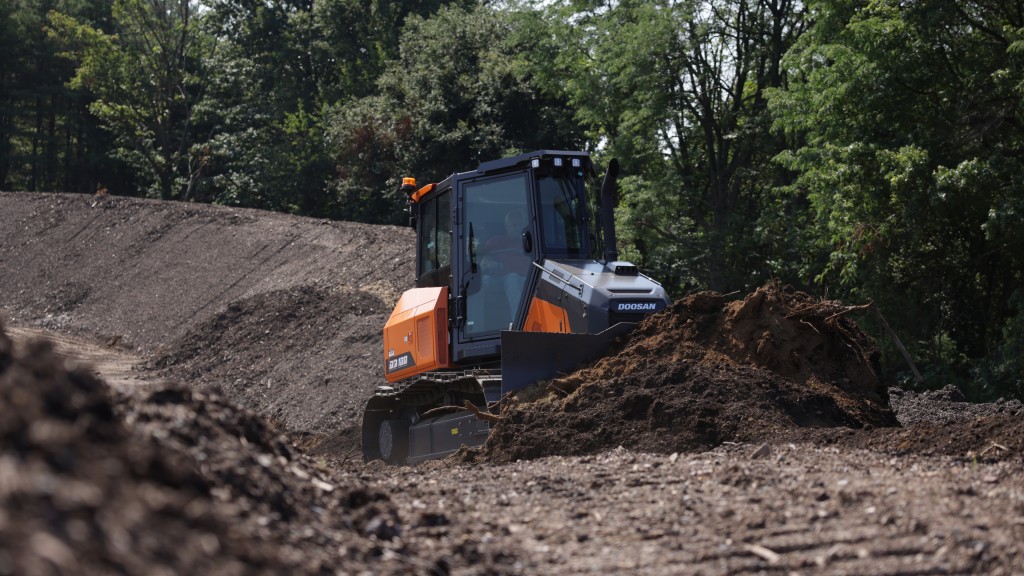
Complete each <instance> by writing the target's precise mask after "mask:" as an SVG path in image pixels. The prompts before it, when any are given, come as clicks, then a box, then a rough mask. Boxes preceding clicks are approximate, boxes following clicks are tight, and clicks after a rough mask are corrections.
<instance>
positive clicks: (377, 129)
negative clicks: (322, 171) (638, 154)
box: [331, 7, 583, 222]
mask: <svg viewBox="0 0 1024 576" xmlns="http://www.w3.org/2000/svg"><path fill="white" fill-rule="evenodd" d="M533 24H535V22H534V21H533V20H532V19H531V15H529V14H523V13H512V12H502V11H496V10H492V9H489V8H486V7H480V8H477V9H475V10H465V9H462V8H456V7H447V8H445V9H442V10H441V11H440V12H439V13H438V14H437V15H436V16H435V17H433V18H430V19H428V20H425V19H422V18H414V19H412V20H410V21H409V22H408V23H407V24H406V27H405V32H404V34H403V36H402V52H401V55H400V58H399V59H398V60H396V61H394V62H393V63H392V65H391V66H389V67H388V69H387V70H386V71H385V72H384V73H383V75H382V76H381V78H380V80H379V82H378V87H379V94H377V95H374V96H369V97H366V98H363V99H361V100H358V101H355V102H353V103H351V104H350V105H347V106H343V107H341V108H340V109H339V110H338V112H337V114H336V116H335V118H334V121H333V125H332V132H331V136H332V139H333V141H334V143H335V146H336V151H337V153H338V157H337V165H338V167H339V173H338V178H337V180H336V182H335V183H334V189H335V190H337V193H338V197H339V198H340V199H341V201H342V202H343V208H342V210H343V213H344V214H346V215H349V216H352V217H357V218H360V219H368V220H377V219H379V220H380V221H391V222H400V221H401V220H402V219H403V212H402V211H401V208H402V207H403V205H404V197H399V194H398V192H397V191H398V184H399V183H400V180H401V177H402V176H406V175H417V176H419V177H421V178H422V179H428V178H429V179H433V180H434V181H436V180H439V179H441V178H444V177H445V176H447V175H448V174H450V173H452V172H454V171H464V170H467V169H469V168H472V167H473V166H474V165H475V163H477V162H481V161H485V160H489V159H494V158H499V157H501V156H503V155H507V154H512V153H517V152H521V151H525V150H530V149H539V148H554V149H559V148H570V149H576V148H579V147H580V146H581V145H582V143H583V138H582V131H581V130H580V129H579V128H578V127H577V126H576V124H575V123H573V122H572V121H571V117H570V116H569V115H568V114H567V113H566V102H565V100H564V99H561V98H559V97H557V96H555V97H551V96H546V95H545V94H544V93H543V92H542V90H541V86H540V85H539V84H538V83H537V82H536V81H535V80H534V75H533V73H532V71H533V70H534V69H535V68H536V65H535V64H534V63H532V62H530V60H529V58H530V56H531V54H530V53H529V52H528V48H529V47H530V44H529V40H530V34H529V33H528V31H529V30H530V27H531V25H533ZM374 214H378V216H374ZM380 215H383V217H381V216H380Z"/></svg>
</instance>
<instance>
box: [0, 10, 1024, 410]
mask: <svg viewBox="0 0 1024 576" xmlns="http://www.w3.org/2000/svg"><path fill="white" fill-rule="evenodd" d="M1019 4H1020V3H1019V1H1017V0H921V1H918V2H903V1H899V0H804V1H798V0H554V1H552V0H533V1H531V0H518V1H517V0H509V1H505V2H486V1H478V0H456V1H450V2H446V1H443V0H400V1H397V2H384V1H383V0H116V1H115V2H113V3H109V2H99V1H96V0H0V49H2V51H3V54H4V55H5V57H4V58H3V59H2V60H0V185H2V186H3V188H5V189H23V190H69V191H80V192H93V191H95V190H96V189H98V188H100V187H105V188H109V189H110V191H111V192H113V193H118V194H141V195H150V196H155V197H162V198H173V199H181V200H190V201H204V202H217V203H224V204H232V205H240V206H253V207H260V208H267V209H272V210H281V211H288V212H293V213H299V214H307V215H315V216H321V217H330V218H344V219H354V220H361V221H366V222H390V223H401V222H402V221H403V220H404V215H403V211H402V206H403V199H402V198H401V197H400V195H399V194H398V193H397V184H398V181H399V178H400V177H402V176H410V175H411V176H417V177H418V178H420V179H421V181H422V180H437V179H440V178H443V177H445V176H446V175H448V174H449V173H451V172H453V171H456V170H465V169H468V168H472V167H473V165H474V164H475V163H476V162H477V161H480V160H485V159H490V158H495V157H498V156H501V155H504V154H507V153H513V152H518V151H522V150H526V149H533V148H583V149H587V150H590V151H591V152H592V153H593V154H594V155H595V157H596V158H597V159H598V160H599V162H604V161H606V160H607V159H609V158H611V157H617V158H618V159H619V160H620V162H621V163H622V166H623V172H624V175H625V176H624V178H623V179H622V182H621V190H620V199H619V203H618V216H617V220H618V224H619V236H620V240H621V242H622V244H623V246H622V249H623V250H622V251H623V253H624V255H625V256H627V257H628V258H630V259H633V260H636V261H637V262H638V263H639V264H641V265H642V266H643V268H644V269H645V270H646V271H648V272H649V273H651V274H652V275H654V276H655V277H657V278H659V279H661V280H662V281H663V282H664V283H665V284H666V285H667V286H668V288H669V289H670V290H671V291H672V292H674V293H676V294H681V293H683V292H684V291H687V290H691V289H703V288H713V289H716V290H720V291H723V292H728V291H736V290H739V291H742V290H747V289H749V288H751V287H753V286H755V285H757V284H759V283H761V282H763V281H765V280H766V279H768V278H772V277H776V278H780V279H782V280H784V281H786V282H790V283H793V284H796V285H798V286H800V287H802V288H805V289H809V290H813V291H816V292H817V293H819V294H821V295H828V296H830V297H840V298H843V299H847V300H849V301H851V302H854V303H862V302H866V301H867V300H869V299H870V300H873V301H874V302H875V303H877V305H878V308H879V310H881V311H882V313H883V314H884V315H885V317H886V318H887V319H888V320H889V322H890V324H891V325H892V326H893V327H894V328H895V332H896V333H897V334H899V335H900V336H901V338H902V340H903V342H904V343H905V344H906V345H907V346H908V347H909V348H910V350H911V352H912V354H913V356H914V357H915V358H916V359H917V360H918V362H920V363H921V365H922V367H923V368H924V369H925V373H926V377H927V378H926V381H927V384H928V385H931V386H939V385H942V384H944V383H946V382H951V381H952V382H958V383H961V384H966V385H967V388H969V389H970V391H971V392H972V393H974V394H975V395H977V396H994V395H998V394H1015V395H1018V396H1024V385H1022V373H1024V288H1022V286H1024V225H1022V224H1024V222H1022V220H1024V219H1022V217H1021V214H1022V212H1024V189H1022V181H1021V180H1022V176H1021V175H1022V174H1024V153H1022V150H1024V110H1022V106H1024V12H1022V11H1021V8H1020V5H1019ZM864 322H865V323H866V324H868V325H869V326H871V325H872V324H873V323H874V322H875V319H874V317H866V318H864ZM874 328H875V329H876V330H877V332H876V335H877V336H878V337H879V338H880V340H881V341H882V342H883V343H884V344H885V345H886V347H887V352H886V368H887V370H889V372H890V373H891V374H893V375H895V376H897V377H899V376H900V375H901V373H902V372H903V371H904V370H905V369H904V368H903V363H902V359H901V358H899V357H898V356H897V355H895V354H893V353H892V352H891V351H889V350H888V348H890V347H891V346H892V345H893V343H892V342H891V341H890V340H889V337H888V336H887V335H886V333H885V332H883V331H882V329H881V327H878V326H876V327H874Z"/></svg>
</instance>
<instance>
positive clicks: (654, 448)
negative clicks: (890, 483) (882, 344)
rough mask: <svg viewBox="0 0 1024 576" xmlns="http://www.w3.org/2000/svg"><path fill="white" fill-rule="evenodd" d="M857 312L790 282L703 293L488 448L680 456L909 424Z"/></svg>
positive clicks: (563, 381) (535, 407)
mask: <svg viewBox="0 0 1024 576" xmlns="http://www.w3.org/2000/svg"><path fill="white" fill-rule="evenodd" d="M847 311H849V309H848V308H846V307H844V306H842V305H841V304H839V303H836V302H822V301H816V300H814V299H813V298H811V297H810V296H808V295H806V294H803V293H801V292H798V291H795V290H793V289H791V288H788V287H782V286H780V285H778V284H769V285H766V286H764V287H762V288H759V289H758V290H757V291H755V292H754V293H753V294H751V295H750V296H748V297H747V298H745V299H744V300H742V301H735V302H726V300H725V298H724V297H723V296H722V295H720V294H716V293H710V292H704V293H699V294H694V295H691V296H689V297H687V298H685V299H683V300H682V301H680V302H677V303H675V304H674V305H673V306H672V307H671V308H670V309H668V310H666V311H664V312H663V313H660V314H658V315H655V316H652V317H650V318H648V319H647V320H645V321H644V322H643V323H642V324H641V325H640V326H639V327H638V328H637V330H636V331H635V332H633V333H632V334H630V335H629V336H628V337H627V339H626V341H625V342H624V344H623V345H622V347H621V349H620V350H618V351H617V352H613V353H612V354H611V355H610V356H608V357H606V358H604V359H602V360H600V361H598V362H596V363H595V364H594V365H593V366H591V367H588V368H585V369H583V370H580V371H579V372H576V373H574V374H571V375H569V376H566V377H564V378H560V379H556V380H553V381H551V382H549V383H546V384H544V386H545V394H544V395H543V396H542V397H541V398H540V399H539V400H536V401H530V402H525V403H521V404H519V405H516V406H513V407H511V408H510V409H507V410H506V411H504V413H503V415H502V416H503V418H502V420H501V422H500V423H498V424H497V425H496V426H495V427H494V429H493V431H492V433H491V436H490V438H489V439H488V441H487V444H486V445H485V447H484V448H483V450H482V457H483V458H486V459H489V460H494V461H507V460H514V459H519V458H536V457H539V456H547V455H556V454H557V455H570V454H572V455H581V454H592V453H597V452H600V451H603V450H607V449H610V448H615V447H616V446H624V447H626V448H630V449H635V450H641V451H649V452H661V453H670V452H676V451H686V450H699V449H706V448H709V447H713V446H716V445H719V444H721V443H722V442H727V441H734V442H740V441H750V442H760V441H764V440H767V439H770V438H771V437H772V436H773V434H775V433H777V432H778V431H780V430H784V429H787V428H792V427H836V426H841V427H849V428H864V427H879V426H897V425H898V423H897V421H896V419H895V416H894V415H893V413H892V411H891V410H890V409H889V406H888V394H887V391H886V388H885V387H884V386H883V385H882V383H881V381H880V379H879V370H878V350H877V348H876V347H875V346H874V344H873V343H872V342H871V340H870V338H868V337H867V336H866V335H865V334H864V333H863V332H861V331H860V330H859V329H858V327H857V325H856V323H855V322H854V321H853V320H851V319H850V318H848V317H847V316H846V315H845V312H847ZM527 395H528V393H527V394H523V395H522V396H523V397H524V398H525V397H527ZM471 457H476V455H473V456H471Z"/></svg>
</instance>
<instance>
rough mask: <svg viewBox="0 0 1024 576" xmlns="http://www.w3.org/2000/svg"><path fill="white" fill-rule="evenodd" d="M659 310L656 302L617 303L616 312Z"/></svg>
mask: <svg viewBox="0 0 1024 576" xmlns="http://www.w3.org/2000/svg"><path fill="white" fill-rule="evenodd" d="M657 309H658V304H657V303H656V302H617V303H616V304H615V311H616V312H654V311H655V310H657Z"/></svg>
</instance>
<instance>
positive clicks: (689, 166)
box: [550, 0, 802, 291]
mask: <svg viewBox="0 0 1024 576" xmlns="http://www.w3.org/2000/svg"><path fill="white" fill-rule="evenodd" d="M581 5H582V7H581ZM551 12H552V14H553V19H552V20H553V22H554V24H553V25H554V28H553V34H554V35H555V37H556V38H558V39H559V44H560V45H561V47H562V49H561V50H560V51H559V52H557V54H556V55H555V59H554V61H555V62H556V63H557V67H556V68H554V69H553V70H551V72H553V73H554V76H553V77H551V79H550V80H551V82H552V83H554V84H556V85H557V84H558V82H559V81H563V82H564V83H565V86H566V90H567V91H568V92H569V94H571V96H572V99H573V105H574V108H575V110H576V115H577V118H578V119H579V120H580V122H581V123H582V124H583V125H584V126H585V127H587V129H588V130H589V133H590V136H591V140H592V144H593V145H595V146H600V145H604V146H605V151H606V152H607V154H608V155H613V156H617V157H619V158H622V159H625V163H624V169H625V171H626V173H627V174H632V175H633V176H632V177H631V178H627V179H626V180H625V181H624V182H623V190H624V197H623V202H622V204H621V208H622V213H621V214H620V223H621V224H622V225H623V226H624V228H625V230H624V234H623V238H624V239H625V240H627V241H628V242H631V243H632V247H633V250H632V251H627V253H629V254H631V256H633V257H635V258H637V259H640V260H642V262H643V264H645V266H646V267H647V268H649V269H651V270H653V271H655V272H656V274H657V275H658V276H660V277H663V278H666V279H669V280H670V282H671V283H673V284H677V285H679V284H683V285H688V286H692V287H697V286H702V287H710V288H713V289H716V290H721V291H729V290H733V289H739V288H743V287H749V286H750V285H751V284H752V283H757V282H761V281H763V279H764V275H765V273H766V269H765V267H764V265H763V261H764V257H765V255H764V254H763V251H762V250H761V247H760V246H759V243H760V239H758V238H757V237H756V235H755V234H754V227H755V225H756V224H757V222H758V214H759V213H760V211H761V208H762V206H761V203H762V196H763V195H764V194H766V192H767V191H768V190H770V189H771V188H772V187H773V186H774V185H776V184H777V183H778V178H779V174H778V170H777V169H776V168H775V167H774V166H773V165H772V164H771V162H770V160H771V158H772V157H773V156H774V155H775V154H777V153H779V152H781V151H782V144H783V143H782V142H781V140H779V139H778V138H775V137H774V136H773V135H772V134H771V133H770V131H769V128H770V126H771V122H770V119H769V117H768V114H767V110H766V102H765V90H766V89H768V88H771V87H777V86H780V85H781V83H782V82H783V81H784V80H785V75H784V74H783V72H782V71H781V70H780V61H781V58H782V55H783V54H784V53H785V52H786V50H787V49H788V47H789V46H790V45H791V44H792V42H793V40H794V39H795V38H796V37H797V35H798V34H799V31H800V30H801V27H802V8H801V7H800V4H799V3H798V2H794V1H792V0H761V1H748V0H700V1H698V0H660V1H655V2H651V1H646V0H644V1H640V0H627V1H622V2H615V3H611V4H605V3H580V2H566V3H564V4H562V5H556V6H555V7H554V8H553V9H552V10H551Z"/></svg>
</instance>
